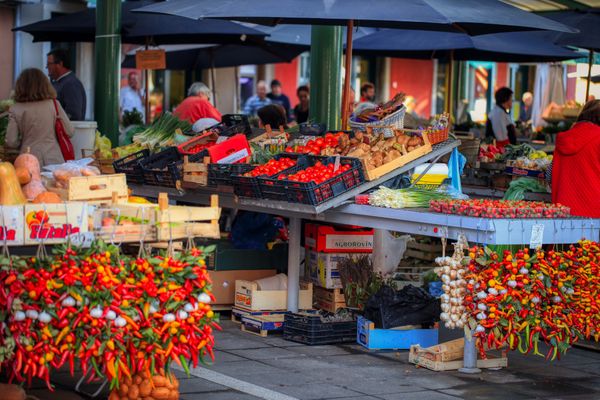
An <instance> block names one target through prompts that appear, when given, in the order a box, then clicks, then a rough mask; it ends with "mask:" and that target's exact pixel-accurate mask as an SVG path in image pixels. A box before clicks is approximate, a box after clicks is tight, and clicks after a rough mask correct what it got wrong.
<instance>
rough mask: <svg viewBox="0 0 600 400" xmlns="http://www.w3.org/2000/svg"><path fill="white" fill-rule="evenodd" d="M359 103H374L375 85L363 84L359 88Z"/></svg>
mask: <svg viewBox="0 0 600 400" xmlns="http://www.w3.org/2000/svg"><path fill="white" fill-rule="evenodd" d="M360 102H361V103H375V85H373V84H372V83H371V82H365V83H363V84H362V86H361V87H360Z"/></svg>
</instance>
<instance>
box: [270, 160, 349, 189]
mask: <svg viewBox="0 0 600 400" xmlns="http://www.w3.org/2000/svg"><path fill="white" fill-rule="evenodd" d="M350 168H351V166H350V165H349V164H346V165H340V166H339V168H337V169H336V168H335V163H330V164H327V165H325V164H323V163H322V162H321V161H317V162H315V164H314V165H313V166H311V167H308V168H305V169H302V170H300V171H298V172H295V173H293V174H289V175H286V174H280V175H278V176H277V179H278V180H288V181H292V182H314V183H316V184H317V185H318V184H321V183H323V182H325V181H327V180H329V179H331V178H333V177H336V176H338V175H341V174H343V173H344V172H346V171H349V170H350Z"/></svg>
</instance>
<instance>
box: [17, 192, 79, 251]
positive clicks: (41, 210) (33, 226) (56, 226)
mask: <svg viewBox="0 0 600 400" xmlns="http://www.w3.org/2000/svg"><path fill="white" fill-rule="evenodd" d="M24 226H25V244H33V245H35V244H39V243H41V242H42V243H44V244H55V243H63V242H65V241H66V239H67V237H68V236H69V235H73V234H77V233H85V232H88V205H87V203H77V202H68V203H61V204H26V205H25V224H24Z"/></svg>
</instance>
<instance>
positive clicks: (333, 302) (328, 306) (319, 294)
mask: <svg viewBox="0 0 600 400" xmlns="http://www.w3.org/2000/svg"><path fill="white" fill-rule="evenodd" d="M313 303H314V305H315V306H316V307H317V308H318V309H320V310H324V311H328V312H330V313H335V312H336V311H337V310H339V309H340V308H346V300H345V299H344V291H343V290H342V289H325V288H322V287H319V286H315V287H314V292H313Z"/></svg>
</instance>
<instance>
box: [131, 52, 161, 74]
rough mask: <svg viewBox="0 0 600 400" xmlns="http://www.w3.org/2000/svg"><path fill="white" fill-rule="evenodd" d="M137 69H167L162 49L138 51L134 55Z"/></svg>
mask: <svg viewBox="0 0 600 400" xmlns="http://www.w3.org/2000/svg"><path fill="white" fill-rule="evenodd" d="M135 67H136V68H137V69H165V68H166V67H167V57H166V53H165V51H164V50H162V49H158V50H139V51H137V52H136V53H135Z"/></svg>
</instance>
